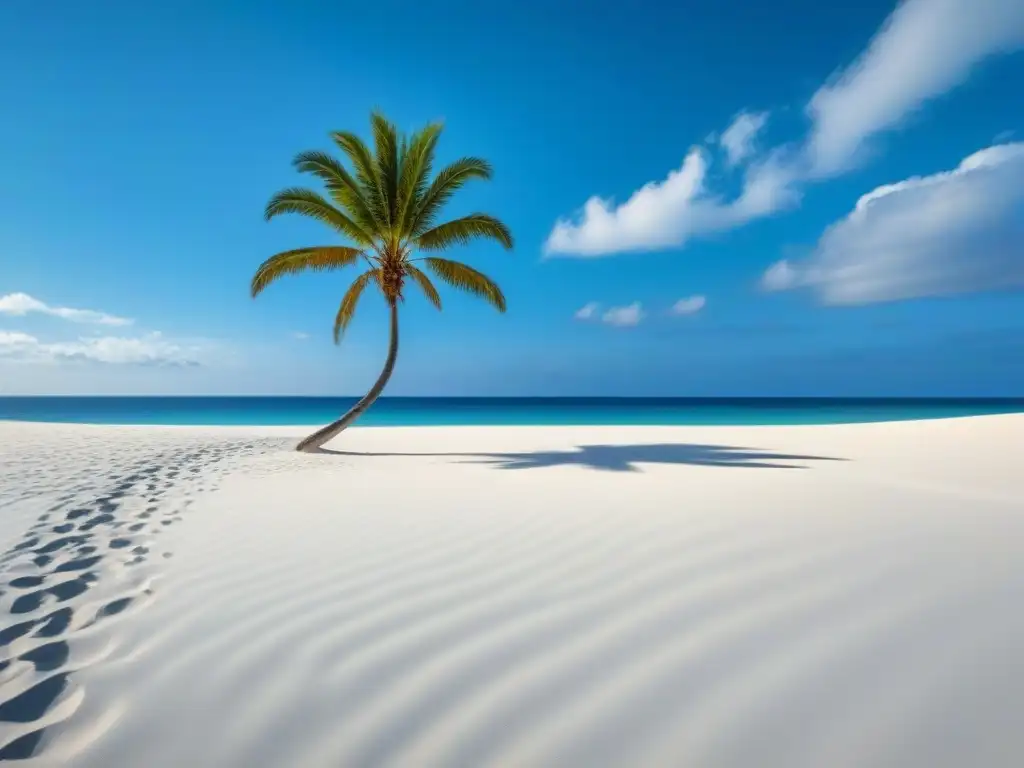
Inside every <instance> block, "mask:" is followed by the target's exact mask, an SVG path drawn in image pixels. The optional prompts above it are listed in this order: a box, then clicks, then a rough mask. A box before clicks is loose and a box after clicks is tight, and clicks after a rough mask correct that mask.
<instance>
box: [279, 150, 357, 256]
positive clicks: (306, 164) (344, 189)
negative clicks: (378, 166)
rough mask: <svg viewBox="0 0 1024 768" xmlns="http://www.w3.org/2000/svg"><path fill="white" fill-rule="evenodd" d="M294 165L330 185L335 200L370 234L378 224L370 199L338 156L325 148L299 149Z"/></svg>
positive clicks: (328, 186)
mask: <svg viewBox="0 0 1024 768" xmlns="http://www.w3.org/2000/svg"><path fill="white" fill-rule="evenodd" d="M292 165H294V166H295V169H296V170H297V171H299V172H300V173H311V174H313V175H314V176H316V177H317V178H319V179H320V180H321V181H323V182H324V186H325V187H327V191H328V192H330V193H331V197H333V198H334V201H335V202H336V203H338V205H341V206H342V207H344V208H346V209H348V212H349V213H351V214H352V218H353V220H354V221H355V222H356V224H358V225H359V228H360V229H361V230H363V232H364V233H366V236H367V237H370V234H369V233H371V232H373V231H374V230H375V229H376V228H377V226H376V220H375V219H374V217H373V213H372V211H371V207H370V204H369V202H368V201H367V200H366V198H365V196H364V192H363V188H362V187H361V186H360V184H359V182H358V181H357V180H356V179H354V178H353V177H352V174H350V173H349V172H348V170H347V169H346V168H345V166H343V165H342V164H341V163H339V162H338V161H337V160H336V159H334V158H333V157H331V156H330V155H328V154H327V153H326V152H317V151H310V152H300V153H299V154H297V155H296V156H295V159H294V160H293V161H292Z"/></svg>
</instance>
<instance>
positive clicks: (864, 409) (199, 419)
mask: <svg viewBox="0 0 1024 768" xmlns="http://www.w3.org/2000/svg"><path fill="white" fill-rule="evenodd" d="M354 401H355V398H349V397H288V396H242V397H232V396H170V397H162V396H161V397H156V396H139V395H137V396H126V397H119V396H56V395H50V396H21V397H0V420H4V421H27V422H37V423H58V424H110V425H116V424H124V425H132V424H134V425H148V426H160V425H177V426H284V427H297V428H298V427H310V426H316V425H322V424H324V423H327V422H329V421H331V420H333V419H335V418H337V417H338V415H339V414H341V413H343V412H344V411H346V410H347V409H348V408H349V407H350V406H351V405H352V404H353V402H354ZM1009 413H1024V398H1005V397H1004V398H906V397H903V398H894V397H888V398H881V397H879V398H828V397H818V398H807V397H799V398H797V397H793V398H781V397H771V398H763V397H744V398H706V397H705V398H678V397H677V398H665V397H661V398H653V397H652V398H612V397H601V398H597V397H587V398H566V397H545V398H538V397H518V398H512V397H384V398H381V399H380V400H379V401H378V402H377V403H376V404H375V405H374V407H373V408H371V409H370V410H369V411H368V412H367V413H366V414H365V415H364V416H363V418H362V419H360V421H359V422H358V424H359V425H360V426H379V427H422V426H438V427H456V426H494V427H498V426H537V427H540V426H573V427H581V426H690V427H692V426H758V425H787V426H793V425H798V424H857V423H878V422H900V421H919V420H925V419H944V418H957V417H966V416H983V415H997V414H1009Z"/></svg>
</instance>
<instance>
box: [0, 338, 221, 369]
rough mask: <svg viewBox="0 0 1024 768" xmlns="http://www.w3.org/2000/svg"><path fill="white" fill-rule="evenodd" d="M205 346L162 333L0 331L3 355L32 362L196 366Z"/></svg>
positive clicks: (0, 346)
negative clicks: (59, 335)
mask: <svg viewBox="0 0 1024 768" xmlns="http://www.w3.org/2000/svg"><path fill="white" fill-rule="evenodd" d="M201 347H202V345H200V344H184V343H182V342H176V341H171V340H168V339H165V338H164V337H163V336H162V335H161V334H159V333H149V334H146V335H144V336H138V337H119V336H94V337H83V338H80V339H76V340H74V341H60V342H43V341H40V340H39V339H38V338H37V337H35V336H31V335H29V334H27V333H12V332H6V331H0V358H7V359H14V360H18V361H22V362H30V363H51V364H52V363H61V362H71V361H83V362H93V363H103V364H108V365H157V366H161V365H166V366H196V365H200V356H201V352H202V348H201Z"/></svg>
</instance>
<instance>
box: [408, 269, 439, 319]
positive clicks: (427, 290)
mask: <svg viewBox="0 0 1024 768" xmlns="http://www.w3.org/2000/svg"><path fill="white" fill-rule="evenodd" d="M405 271H406V273H407V274H408V275H409V277H411V278H412V279H413V280H415V281H416V284H417V285H418V286H419V287H420V290H421V291H423V293H424V294H425V295H426V297H427V300H428V301H429V302H430V303H431V304H433V305H434V306H435V307H437V308H438V309H440V308H441V294H439V293H438V292H437V288H435V287H434V284H433V283H432V282H430V278H429V277H427V275H426V274H425V273H424V272H423V271H421V270H419V269H417V268H416V267H414V266H413V265H412V264H406V265H405Z"/></svg>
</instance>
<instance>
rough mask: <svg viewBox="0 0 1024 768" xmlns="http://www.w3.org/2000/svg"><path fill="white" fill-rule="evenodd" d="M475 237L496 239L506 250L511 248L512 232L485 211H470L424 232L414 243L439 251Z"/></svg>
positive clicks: (425, 248) (462, 243) (426, 248)
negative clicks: (459, 217)
mask: <svg viewBox="0 0 1024 768" xmlns="http://www.w3.org/2000/svg"><path fill="white" fill-rule="evenodd" d="M477 237H486V238H490V239H491V240H497V241H498V242H499V243H501V244H502V245H503V246H504V247H505V248H506V250H508V249H511V248H512V233H511V232H510V231H509V228H508V227H507V226H505V224H504V223H502V222H501V221H499V220H498V219H496V218H494V217H493V216H488V215H487V214H486V213H471V214H470V215H469V216H463V217H462V218H461V219H453V220H452V221H449V222H446V223H444V224H439V225H438V226H436V227H434V228H433V229H430V230H428V231H426V232H424V233H423V234H422V235H420V236H419V237H417V238H416V245H418V246H419V247H420V248H422V249H423V250H425V251H440V250H443V249H445V248H450V247H451V246H453V245H465V244H466V243H468V242H469V241H470V240H473V239H474V238H477Z"/></svg>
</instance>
